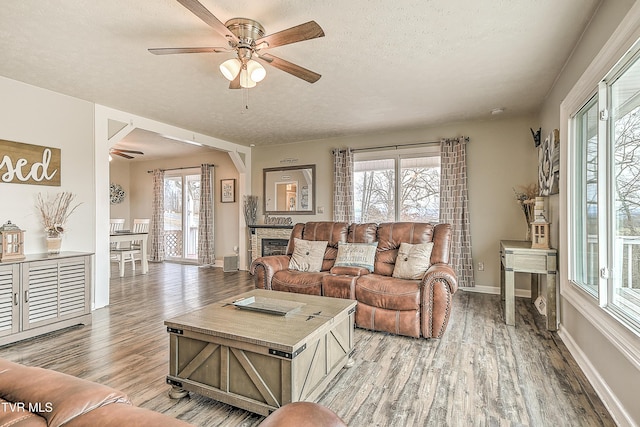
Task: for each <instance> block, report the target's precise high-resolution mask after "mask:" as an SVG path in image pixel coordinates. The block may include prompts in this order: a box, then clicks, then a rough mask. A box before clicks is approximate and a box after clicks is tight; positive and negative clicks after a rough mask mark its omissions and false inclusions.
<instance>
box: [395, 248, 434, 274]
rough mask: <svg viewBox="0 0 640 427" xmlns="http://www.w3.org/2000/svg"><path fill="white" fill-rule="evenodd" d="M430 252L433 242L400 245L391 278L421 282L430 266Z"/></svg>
mask: <svg viewBox="0 0 640 427" xmlns="http://www.w3.org/2000/svg"><path fill="white" fill-rule="evenodd" d="M432 250H433V242H429V243H419V244H416V245H412V244H409V243H401V244H400V249H399V250H398V258H396V265H395V267H394V268H393V277H397V278H398V279H413V280H421V279H422V277H423V276H424V273H426V271H427V269H429V267H430V266H431V251H432Z"/></svg>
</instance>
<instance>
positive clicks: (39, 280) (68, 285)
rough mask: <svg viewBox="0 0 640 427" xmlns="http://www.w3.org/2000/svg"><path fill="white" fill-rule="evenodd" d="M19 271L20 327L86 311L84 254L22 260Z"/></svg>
mask: <svg viewBox="0 0 640 427" xmlns="http://www.w3.org/2000/svg"><path fill="white" fill-rule="evenodd" d="M22 273H23V277H22V280H23V289H24V291H25V295H24V296H25V300H24V308H23V318H22V325H23V330H26V329H30V328H33V327H37V326H43V325H46V324H49V323H54V322H57V321H59V320H64V319H67V318H71V317H74V316H78V315H82V314H85V313H88V312H89V311H90V308H89V304H88V302H89V290H88V289H87V284H88V283H89V279H88V276H89V266H88V257H78V258H66V259H61V260H48V261H35V262H30V263H25V264H24V266H23V272H22Z"/></svg>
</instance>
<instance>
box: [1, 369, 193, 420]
mask: <svg viewBox="0 0 640 427" xmlns="http://www.w3.org/2000/svg"><path fill="white" fill-rule="evenodd" d="M5 425H10V426H13V427H31V426H34V427H35V426H49V427H57V426H61V425H64V426H65V427H73V426H106V427H108V426H113V427H116V426H134V425H135V426H140V427H144V426H150V427H151V426H176V427H177V426H189V424H187V423H185V422H183V421H180V420H178V419H175V418H172V417H169V416H167V415H163V414H161V413H159V412H154V411H150V410H148V409H143V408H138V407H135V406H133V405H132V404H131V401H130V400H129V398H128V397H127V396H126V395H125V394H124V393H122V392H120V391H118V390H115V389H112V388H111V387H107V386H104V385H101V384H97V383H93V382H91V381H87V380H83V379H81V378H76V377H73V376H70V375H66V374H63V373H60V372H56V371H52V370H49V369H42V368H35V367H28V366H23V365H20V364H17V363H13V362H9V361H7V360H3V359H0V426H5Z"/></svg>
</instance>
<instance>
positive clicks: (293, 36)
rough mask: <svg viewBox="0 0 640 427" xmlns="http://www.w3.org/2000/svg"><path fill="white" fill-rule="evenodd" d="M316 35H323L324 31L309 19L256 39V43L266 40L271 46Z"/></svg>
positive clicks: (313, 37)
mask: <svg viewBox="0 0 640 427" xmlns="http://www.w3.org/2000/svg"><path fill="white" fill-rule="evenodd" d="M317 37H324V31H322V28H320V25H318V24H317V23H316V21H309V22H305V23H304V24H300V25H296V26H295V27H291V28H289V29H286V30H282V31H279V32H277V33H273V34H270V35H268V36H265V37H263V38H261V39H258V40H256V44H260V43H262V42H267V43H269V47H270V48H272V47H276V46H283V45H285V44H291V43H297V42H301V41H303V40H310V39H315V38H317Z"/></svg>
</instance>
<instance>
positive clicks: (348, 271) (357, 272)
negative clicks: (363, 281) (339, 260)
mask: <svg viewBox="0 0 640 427" xmlns="http://www.w3.org/2000/svg"><path fill="white" fill-rule="evenodd" d="M329 271H330V273H331V274H335V275H337V276H364V275H365V274H369V273H370V271H369V269H367V268H364V267H343V266H337V267H331V270H329Z"/></svg>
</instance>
